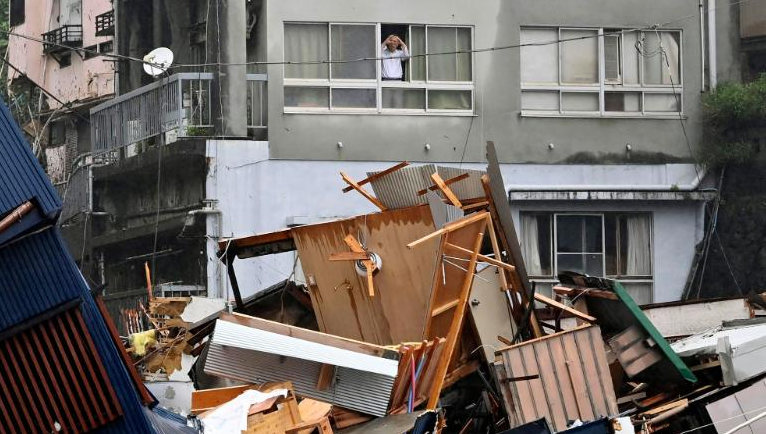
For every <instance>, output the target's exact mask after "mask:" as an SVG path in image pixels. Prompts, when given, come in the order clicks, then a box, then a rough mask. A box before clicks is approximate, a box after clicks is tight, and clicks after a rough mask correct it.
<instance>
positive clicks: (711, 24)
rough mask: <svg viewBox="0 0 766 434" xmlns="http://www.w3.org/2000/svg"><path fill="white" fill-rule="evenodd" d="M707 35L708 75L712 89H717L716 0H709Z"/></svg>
mask: <svg viewBox="0 0 766 434" xmlns="http://www.w3.org/2000/svg"><path fill="white" fill-rule="evenodd" d="M707 37H708V47H707V50H708V53H709V55H710V59H709V62H708V65H709V66H708V77H709V79H710V90H713V89H715V87H716V85H717V84H718V61H717V59H716V57H717V55H716V51H717V50H716V45H717V43H716V28H715V0H707Z"/></svg>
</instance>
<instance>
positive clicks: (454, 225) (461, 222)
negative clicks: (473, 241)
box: [407, 211, 489, 249]
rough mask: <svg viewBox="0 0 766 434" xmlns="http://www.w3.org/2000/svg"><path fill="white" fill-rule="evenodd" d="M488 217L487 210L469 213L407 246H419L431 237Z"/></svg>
mask: <svg viewBox="0 0 766 434" xmlns="http://www.w3.org/2000/svg"><path fill="white" fill-rule="evenodd" d="M488 217H489V213H487V212H486V211H481V212H477V213H475V214H471V215H469V216H467V217H463V218H462V219H460V220H455V221H454V222H450V223H447V224H446V225H444V227H443V228H441V229H439V230H436V231H434V232H431V233H430V234H428V235H426V236H424V237H422V238H419V239H417V240H415V241H413V242H411V243H409V244H407V247H408V248H410V249H411V248H413V247H415V246H417V245H418V244H422V243H424V242H426V241H428V240H430V239H431V238H436V237H440V236H442V235H444V234H446V233H449V232H452V231H454V230H456V229H460V228H462V227H463V226H468V225H470V224H471V223H474V222H477V221H479V220H481V219H486V218H488Z"/></svg>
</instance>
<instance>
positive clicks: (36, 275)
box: [0, 229, 85, 331]
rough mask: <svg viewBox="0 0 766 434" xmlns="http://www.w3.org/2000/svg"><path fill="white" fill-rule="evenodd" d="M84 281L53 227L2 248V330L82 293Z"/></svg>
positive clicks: (0, 275)
mask: <svg viewBox="0 0 766 434" xmlns="http://www.w3.org/2000/svg"><path fill="white" fill-rule="evenodd" d="M83 285H85V282H84V281H83V280H82V277H81V275H80V272H79V270H78V269H77V268H76V267H75V264H74V261H72V259H71V257H70V256H69V253H68V252H67V250H66V247H65V245H64V242H63V240H62V239H61V237H60V236H59V235H58V234H57V233H56V231H55V230H53V229H48V230H45V231H43V232H40V233H37V234H34V235H29V236H27V237H25V238H22V239H19V240H17V241H16V242H14V243H12V244H10V245H8V246H6V247H4V248H1V249H0V300H2V303H0V331H2V330H5V329H7V328H8V327H11V326H13V325H16V324H18V323H20V322H22V321H24V320H27V319H29V318H33V317H35V316H37V315H39V314H41V313H43V312H45V311H46V310H48V309H51V308H53V307H55V306H58V305H60V304H62V303H64V302H67V301H69V300H73V299H75V298H77V297H79V296H80V295H81V293H82V289H81V287H82V286H83Z"/></svg>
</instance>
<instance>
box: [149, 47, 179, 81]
mask: <svg viewBox="0 0 766 434" xmlns="http://www.w3.org/2000/svg"><path fill="white" fill-rule="evenodd" d="M144 62H146V63H144V71H145V72H146V73H147V74H149V75H151V76H152V77H156V76H158V75H160V74H163V73H164V72H165V71H167V69H168V68H170V65H172V64H173V52H172V51H170V48H165V47H159V48H155V49H154V50H152V51H151V52H150V53H149V54H147V55H146V56H144Z"/></svg>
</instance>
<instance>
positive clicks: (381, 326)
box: [292, 206, 438, 345]
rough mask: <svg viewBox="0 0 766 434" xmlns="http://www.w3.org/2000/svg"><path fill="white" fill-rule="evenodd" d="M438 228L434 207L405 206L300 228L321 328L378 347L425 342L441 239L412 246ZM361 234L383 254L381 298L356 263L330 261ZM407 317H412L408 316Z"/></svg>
mask: <svg viewBox="0 0 766 434" xmlns="http://www.w3.org/2000/svg"><path fill="white" fill-rule="evenodd" d="M434 230H436V228H435V227H434V223H433V219H432V217H431V212H430V210H429V208H428V207H427V206H419V207H413V208H404V209H397V210H392V211H385V212H381V213H375V214H368V215H362V216H357V217H353V218H350V219H346V220H339V221H333V222H328V223H322V224H316V225H307V226H300V227H296V228H293V229H292V233H293V236H294V239H295V245H296V246H297V248H298V255H299V256H300V259H301V265H302V267H303V272H304V274H305V275H306V278H307V279H308V280H310V279H315V281H316V285H309V291H310V293H311V301H312V304H313V305H314V312H315V313H316V316H317V322H318V323H319V329H320V330H321V331H322V332H325V333H330V334H334V335H338V336H343V337H346V338H351V339H357V340H362V341H365V342H370V343H374V344H378V345H391V344H398V343H401V342H418V341H421V340H422V339H423V337H424V336H423V334H424V330H425V322H426V316H427V309H428V303H429V297H430V293H431V285H432V280H433V276H434V264H435V262H436V252H437V248H438V240H436V239H434V240H431V241H428V242H427V243H424V245H421V246H418V248H416V249H408V248H407V243H409V242H411V241H414V240H416V239H418V238H420V237H423V236H425V235H427V234H429V233H431V232H433V231H434ZM347 235H353V236H354V237H356V238H357V239H358V240H359V241H360V242H363V243H365V244H366V245H367V248H368V249H369V251H371V252H374V253H377V254H378V255H380V257H381V259H382V261H383V265H382V268H381V270H380V271H379V272H377V273H376V274H375V277H374V278H373V280H374V285H375V295H374V296H373V297H370V296H369V294H368V291H367V284H366V279H365V278H362V277H360V276H359V275H358V274H357V273H356V271H355V270H354V262H353V261H330V260H329V259H328V258H329V257H330V255H332V254H334V253H341V252H348V251H350V250H349V248H348V246H347V245H346V243H345V242H344V241H343V239H344V238H345V237H346V236H347ZM402 318H404V319H405V320H402Z"/></svg>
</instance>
